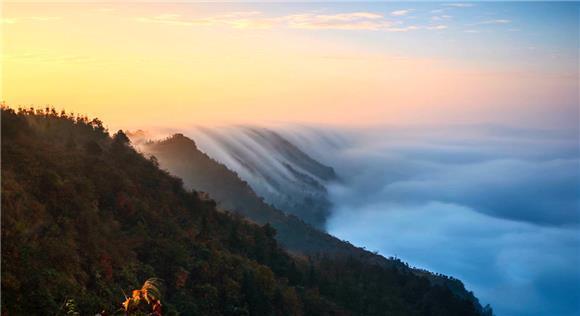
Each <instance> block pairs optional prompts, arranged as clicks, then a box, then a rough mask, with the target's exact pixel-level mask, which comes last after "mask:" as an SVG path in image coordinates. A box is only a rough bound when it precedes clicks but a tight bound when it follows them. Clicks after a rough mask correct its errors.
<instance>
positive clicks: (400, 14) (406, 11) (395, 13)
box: [391, 9, 413, 16]
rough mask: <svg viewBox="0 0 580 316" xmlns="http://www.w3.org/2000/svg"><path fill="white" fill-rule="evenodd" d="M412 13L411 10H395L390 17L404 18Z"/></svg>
mask: <svg viewBox="0 0 580 316" xmlns="http://www.w3.org/2000/svg"><path fill="white" fill-rule="evenodd" d="M412 11H413V9H405V10H396V11H393V12H391V15H392V16H405V15H407V14H409V13H411V12H412Z"/></svg>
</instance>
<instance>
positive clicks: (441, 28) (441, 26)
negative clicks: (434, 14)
mask: <svg viewBox="0 0 580 316" xmlns="http://www.w3.org/2000/svg"><path fill="white" fill-rule="evenodd" d="M426 28H427V29H428V30H445V29H447V28H448V26H447V25H433V26H427V27H426Z"/></svg>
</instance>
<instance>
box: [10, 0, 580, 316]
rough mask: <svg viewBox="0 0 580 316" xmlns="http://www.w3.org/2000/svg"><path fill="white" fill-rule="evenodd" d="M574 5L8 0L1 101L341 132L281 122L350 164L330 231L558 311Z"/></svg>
mask: <svg viewBox="0 0 580 316" xmlns="http://www.w3.org/2000/svg"><path fill="white" fill-rule="evenodd" d="M579 8H580V4H579V3H571V2H567V3H554V2H533V3H530V2H462V3H456V2H442V3H434V2H419V3H416V2H389V3H379V2H368V3H355V2H338V3H334V2H321V3H314V4H309V3H291V2H288V3H186V2H183V3H161V2H148V3H137V2H127V3H109V2H98V1H97V2H92V3H84V4H81V3H78V2H71V3H67V2H62V3H58V4H55V3H51V2H46V1H41V2H37V3H28V4H27V3H17V2H3V3H2V7H1V9H2V11H1V14H0V15H1V24H0V31H1V39H2V49H0V52H1V54H2V55H1V63H2V71H1V75H2V77H1V82H2V84H1V91H0V100H3V101H4V102H6V104H8V105H11V106H14V107H17V106H44V105H52V106H54V107H56V108H57V109H66V110H67V111H73V112H75V113H82V114H87V115H89V116H91V117H94V116H96V117H99V118H101V119H102V120H104V122H105V125H106V126H109V128H110V130H117V129H136V128H141V129H150V128H153V127H163V128H168V127H170V128H171V129H173V130H179V129H186V128H188V127H191V126H192V125H206V126H207V125H212V124H217V125H219V124H233V123H235V124H257V125H264V124H271V123H275V124H279V123H283V124H294V125H293V126H316V127H317V128H321V127H324V128H330V129H332V130H334V131H341V133H346V135H350V136H348V137H347V139H350V140H351V141H350V142H346V143H345V146H343V147H339V148H326V147H324V142H323V141H317V140H316V139H317V138H316V133H314V134H312V133H311V134H309V133H307V132H308V131H309V130H306V129H304V130H301V129H297V128H294V129H292V132H291V133H288V135H287V136H288V137H297V136H296V135H297V134H299V133H298V132H304V133H306V134H305V136H304V137H302V138H301V139H300V140H299V141H298V140H297V141H296V143H297V144H299V145H300V146H302V147H303V148H305V149H307V150H306V152H308V153H309V154H312V155H314V156H315V157H316V158H318V159H320V161H322V162H323V163H327V164H329V165H331V166H333V167H335V169H336V170H337V172H339V174H341V175H342V176H343V179H345V181H344V182H343V183H342V184H341V185H335V186H333V187H331V188H329V192H330V197H331V199H332V201H333V202H334V205H335V208H334V209H333V212H332V216H331V217H330V218H329V222H328V230H329V232H330V233H332V234H335V235H337V236H338V237H340V238H343V239H346V240H349V241H351V242H353V243H354V244H356V245H359V246H365V247H366V248H367V249H369V250H373V251H374V250H377V251H379V252H380V253H381V254H384V255H386V256H390V255H397V256H398V257H400V258H402V259H403V260H404V261H407V262H409V263H410V264H412V265H414V266H418V267H421V268H426V269H430V270H432V271H436V272H439V273H444V274H448V275H452V276H454V277H457V278H459V279H461V280H462V281H464V282H465V284H466V285H467V287H468V289H469V290H473V291H474V292H475V295H476V296H477V297H479V298H481V299H482V302H483V303H491V304H492V306H493V307H494V310H496V311H497V314H498V315H499V316H519V315H522V316H523V315H526V316H527V315H538V316H540V315H563V316H567V315H570V316H571V315H577V314H578V312H579V311H580V306H578V302H579V301H580V288H579V286H578V284H580V270H579V269H578V266H580V240H579V236H580V234H579V233H578V232H579V229H580V228H579V227H580V214H579V213H578V212H579V211H580V206H579V203H580V202H579V200H578V199H579V196H580V192H579V191H578V188H580V172H579V170H580V169H579V166H580V162H579V157H580V154H579V150H580V149H579V139H578V137H579V136H578V135H579V134H578V133H579V103H580V102H579V72H580V68H579V67H580V63H579V49H580V31H579V30H580V27H579V26H580V25H579V21H580V14H579ZM345 131H347V132H345ZM349 137H352V138H349ZM325 149H327V150H325Z"/></svg>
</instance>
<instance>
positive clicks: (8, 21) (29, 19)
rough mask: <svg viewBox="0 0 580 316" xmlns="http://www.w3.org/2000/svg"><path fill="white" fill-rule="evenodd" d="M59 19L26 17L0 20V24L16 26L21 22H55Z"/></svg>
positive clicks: (53, 17) (56, 17) (55, 17)
mask: <svg viewBox="0 0 580 316" xmlns="http://www.w3.org/2000/svg"><path fill="white" fill-rule="evenodd" d="M60 19H61V18H60V17H58V16H27V17H13V18H1V19H0V23H2V24H16V23H21V22H50V21H57V20H60Z"/></svg>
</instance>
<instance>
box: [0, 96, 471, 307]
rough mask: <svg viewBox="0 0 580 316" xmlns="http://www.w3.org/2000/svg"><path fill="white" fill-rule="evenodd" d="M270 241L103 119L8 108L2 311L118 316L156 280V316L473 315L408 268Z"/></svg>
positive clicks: (464, 302) (262, 229)
mask: <svg viewBox="0 0 580 316" xmlns="http://www.w3.org/2000/svg"><path fill="white" fill-rule="evenodd" d="M275 234H276V231H275V229H273V228H272V226H270V225H268V224H266V225H262V226H260V225H256V224H253V223H250V222H248V221H246V220H244V219H243V218H242V217H241V216H240V215H236V214H231V213H228V212H220V211H218V210H216V203H215V202H214V201H213V200H210V199H207V198H205V197H204V196H203V195H200V194H198V193H196V192H194V191H187V190H185V189H184V188H183V183H182V181H181V180H179V179H177V178H175V177H172V176H170V175H169V174H167V172H165V171H163V170H161V169H160V168H159V167H158V164H157V161H156V160H155V159H146V158H144V157H143V156H142V155H140V154H139V153H137V152H136V151H135V150H134V149H133V148H132V147H131V146H130V144H129V140H128V138H127V137H126V136H125V134H124V133H123V132H118V133H116V134H115V135H114V136H112V137H110V136H109V134H108V132H107V131H106V130H105V128H104V127H103V125H102V123H101V122H100V121H99V120H97V119H94V120H89V119H87V118H86V117H79V116H73V115H69V114H66V113H57V112H56V111H54V110H52V109H45V110H42V111H39V110H33V109H29V110H22V109H21V110H18V111H14V110H12V109H9V108H6V107H4V108H3V109H2V314H6V315H47V314H57V313H61V311H62V307H63V305H66V303H67V302H74V303H75V308H76V309H78V313H79V314H81V315H94V314H95V313H96V312H99V311H103V310H104V311H105V312H107V313H114V312H115V311H117V310H119V308H122V307H124V305H122V304H121V303H122V302H123V301H125V302H127V301H126V300H125V297H124V294H123V293H125V292H131V291H130V290H132V289H139V288H142V287H141V285H142V284H143V282H144V281H145V280H147V279H150V278H159V279H162V280H163V283H164V287H165V289H164V293H163V299H162V300H163V301H162V302H161V303H162V308H163V314H164V315H176V314H182V315H351V314H352V315H462V316H469V315H478V314H480V311H479V310H478V309H479V308H478V307H477V306H476V304H475V303H474V302H473V301H472V300H469V299H464V298H460V297H458V296H457V295H454V294H453V293H452V292H451V290H449V289H448V287H446V286H439V285H436V284H434V283H433V282H430V280H429V279H428V278H427V277H423V276H419V275H417V274H416V273H412V272H411V270H406V269H399V268H395V267H391V268H388V267H384V266H381V265H374V264H371V263H369V262H366V261H361V260H359V259H357V258H355V257H352V256H332V257H328V256H325V255H318V256H316V255H309V256H291V255H289V254H288V253H287V252H286V251H284V250H283V249H282V248H281V247H280V246H279V245H278V243H277V242H276V239H275ZM139 293H141V292H139ZM139 293H137V294H139ZM139 295H141V294H139ZM137 297H141V296H137ZM129 304H130V302H129V303H127V305H128V306H129Z"/></svg>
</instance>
